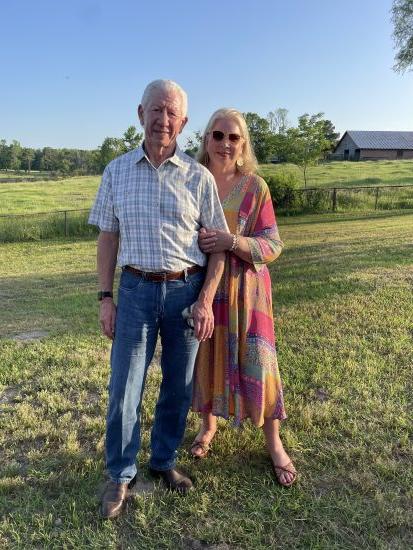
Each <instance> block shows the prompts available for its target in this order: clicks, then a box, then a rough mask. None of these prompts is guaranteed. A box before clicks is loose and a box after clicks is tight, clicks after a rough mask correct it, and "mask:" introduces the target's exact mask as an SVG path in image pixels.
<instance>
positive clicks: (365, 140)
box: [340, 130, 413, 149]
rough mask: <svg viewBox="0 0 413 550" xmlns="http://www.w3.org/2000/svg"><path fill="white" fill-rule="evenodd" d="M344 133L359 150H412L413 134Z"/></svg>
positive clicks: (357, 131)
mask: <svg viewBox="0 0 413 550" xmlns="http://www.w3.org/2000/svg"><path fill="white" fill-rule="evenodd" d="M346 133H347V134H348V135H349V136H350V137H351V139H352V140H353V141H354V143H355V144H356V145H357V147H358V148H359V149H413V132H394V131H393V132H392V131H383V132H382V131H376V130H347V132H346ZM343 137H344V136H343ZM340 141H341V140H340Z"/></svg>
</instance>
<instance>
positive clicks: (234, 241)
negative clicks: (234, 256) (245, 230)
mask: <svg viewBox="0 0 413 550" xmlns="http://www.w3.org/2000/svg"><path fill="white" fill-rule="evenodd" d="M237 247H238V235H236V234H234V235H232V246H231V248H230V249H229V251H230V252H234V250H236V249H237Z"/></svg>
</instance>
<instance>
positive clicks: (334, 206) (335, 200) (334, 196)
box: [333, 187, 337, 212]
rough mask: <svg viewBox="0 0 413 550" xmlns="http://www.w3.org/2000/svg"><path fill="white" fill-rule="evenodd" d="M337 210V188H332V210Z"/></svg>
mask: <svg viewBox="0 0 413 550" xmlns="http://www.w3.org/2000/svg"><path fill="white" fill-rule="evenodd" d="M336 211H337V189H336V188H335V187H334V189H333V212H336Z"/></svg>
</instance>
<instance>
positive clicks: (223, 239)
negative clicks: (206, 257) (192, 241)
mask: <svg viewBox="0 0 413 550" xmlns="http://www.w3.org/2000/svg"><path fill="white" fill-rule="evenodd" d="M198 246H199V248H200V249H201V250H202V252H204V253H205V254H211V253H213V254H215V253H217V252H225V251H226V250H229V249H230V248H231V246H232V235H231V233H227V232H226V231H221V230H220V229H205V227H201V229H200V230H199V233H198Z"/></svg>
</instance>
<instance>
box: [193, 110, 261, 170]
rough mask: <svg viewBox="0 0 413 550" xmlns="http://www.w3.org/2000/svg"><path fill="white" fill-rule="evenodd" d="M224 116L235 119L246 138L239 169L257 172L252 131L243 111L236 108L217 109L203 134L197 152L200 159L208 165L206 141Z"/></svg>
mask: <svg viewBox="0 0 413 550" xmlns="http://www.w3.org/2000/svg"><path fill="white" fill-rule="evenodd" d="M223 118H229V119H231V120H233V121H234V122H235V123H236V124H238V126H239V129H240V130H241V136H242V137H243V138H244V147H243V150H242V161H243V164H242V165H241V166H240V165H239V164H237V169H238V170H239V171H240V172H241V173H242V174H255V172H256V171H257V169H258V163H257V159H256V158H255V154H254V150H253V148H252V145H251V138H250V133H249V131H248V127H247V123H246V122H245V118H244V117H243V115H242V113H240V112H239V111H237V110H236V109H225V108H224V109H218V110H217V111H215V113H213V115H212V116H211V118H210V119H209V121H208V124H207V126H206V128H205V132H204V134H203V136H202V141H201V145H200V147H199V151H198V154H197V159H198V161H199V162H200V163H201V164H203V165H204V166H208V160H209V158H208V153H207V150H206V141H207V138H208V135H209V134H210V133H211V131H212V128H213V127H214V125H215V123H216V121H217V120H220V119H223Z"/></svg>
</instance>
